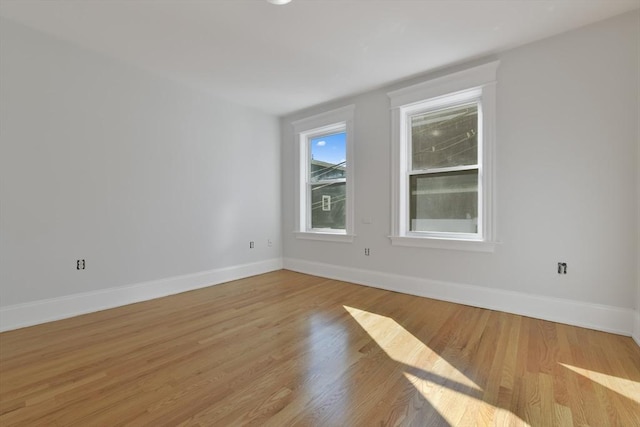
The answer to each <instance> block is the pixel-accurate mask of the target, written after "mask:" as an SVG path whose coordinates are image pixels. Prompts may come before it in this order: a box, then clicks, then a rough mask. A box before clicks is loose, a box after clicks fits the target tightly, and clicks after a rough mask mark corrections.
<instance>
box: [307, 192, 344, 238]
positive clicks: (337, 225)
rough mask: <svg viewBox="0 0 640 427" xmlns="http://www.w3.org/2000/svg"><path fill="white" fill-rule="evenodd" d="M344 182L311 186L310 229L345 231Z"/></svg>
mask: <svg viewBox="0 0 640 427" xmlns="http://www.w3.org/2000/svg"><path fill="white" fill-rule="evenodd" d="M346 194H347V184H346V182H338V183H334V184H312V185H311V228H331V229H336V230H344V229H345V219H346V217H345V199H346Z"/></svg>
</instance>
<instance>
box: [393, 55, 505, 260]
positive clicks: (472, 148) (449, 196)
mask: <svg viewBox="0 0 640 427" xmlns="http://www.w3.org/2000/svg"><path fill="white" fill-rule="evenodd" d="M497 65H498V64H497V63H491V64H486V65H484V66H480V67H476V68H472V69H469V70H465V71H463V72H460V73H456V74H451V75H449V76H445V77H441V78H438V79H434V80H430V81H427V82H425V83H422V84H419V85H416V86H412V87H410V88H406V89H402V90H399V91H396V92H392V93H390V94H389V96H390V98H391V102H392V111H393V128H394V129H393V143H394V144H393V145H394V148H393V157H394V158H393V163H394V174H393V179H394V183H393V194H392V196H393V203H394V209H393V214H394V215H393V224H392V236H391V239H392V242H393V243H394V244H399V245H408V246H427V247H442V248H450V249H470V250H493V243H492V242H493V240H494V221H493V216H494V210H493V198H492V185H493V179H492V175H493V170H492V164H493V161H492V160H493V139H494V137H493V128H494V125H493V122H494V111H495V72H496V68H497Z"/></svg>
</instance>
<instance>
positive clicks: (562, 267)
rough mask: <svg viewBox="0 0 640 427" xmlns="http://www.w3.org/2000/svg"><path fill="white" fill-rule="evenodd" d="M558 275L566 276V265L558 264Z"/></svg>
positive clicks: (564, 263)
mask: <svg viewBox="0 0 640 427" xmlns="http://www.w3.org/2000/svg"><path fill="white" fill-rule="evenodd" d="M558 274H567V263H566V262H559V263H558Z"/></svg>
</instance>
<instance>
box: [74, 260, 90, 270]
mask: <svg viewBox="0 0 640 427" xmlns="http://www.w3.org/2000/svg"><path fill="white" fill-rule="evenodd" d="M86 267H87V263H86V262H85V260H83V259H78V260H76V270H84V269H85V268H86Z"/></svg>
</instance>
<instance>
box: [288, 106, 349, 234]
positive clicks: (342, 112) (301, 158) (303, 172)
mask: <svg viewBox="0 0 640 427" xmlns="http://www.w3.org/2000/svg"><path fill="white" fill-rule="evenodd" d="M354 116H355V105H347V106H345V107H341V108H336V109H334V110H330V111H326V112H323V113H320V114H316V115H314V116H311V117H307V118H304V119H301V120H297V121H294V122H291V126H292V127H293V131H294V152H295V159H296V163H295V171H296V172H295V173H296V177H297V178H296V181H295V193H294V203H295V206H296V216H295V232H301V233H313V231H312V230H310V229H308V228H309V227H310V226H311V209H310V206H309V203H310V200H309V197H308V193H307V191H308V185H309V183H308V182H307V180H308V174H309V169H308V168H309V164H308V163H309V160H310V159H311V156H310V154H309V146H308V141H309V139H310V138H311V137H314V136H317V135H320V134H323V133H325V132H329V131H334V130H337V129H341V130H342V129H344V132H346V134H347V139H346V150H347V152H346V157H347V158H346V162H347V164H346V170H347V179H346V206H345V234H346V235H353V234H354V233H355V220H354V205H355V202H354V200H355V184H354V179H353V177H354V176H355V162H354V152H355V151H354V150H355V149H354V144H355V136H354ZM314 240H327V239H314ZM342 241H347V240H345V239H342Z"/></svg>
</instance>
